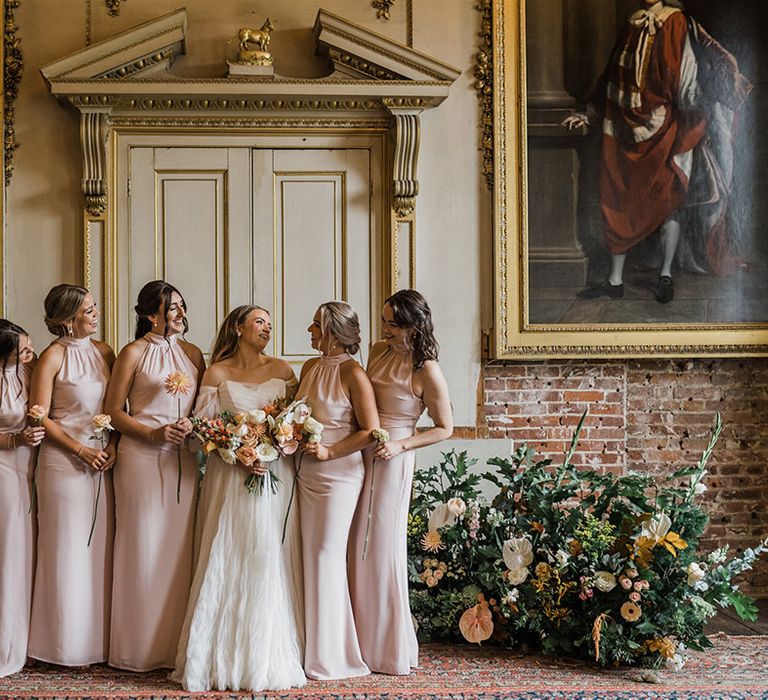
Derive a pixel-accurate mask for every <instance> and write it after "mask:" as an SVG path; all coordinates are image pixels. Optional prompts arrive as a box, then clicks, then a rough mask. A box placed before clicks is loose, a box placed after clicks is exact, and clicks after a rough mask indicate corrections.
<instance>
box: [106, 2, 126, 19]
mask: <svg viewBox="0 0 768 700" xmlns="http://www.w3.org/2000/svg"><path fill="white" fill-rule="evenodd" d="M121 2H127V0H104V4H105V5H106V6H107V13H108V14H109V16H110V17H117V16H118V15H119V14H120V3H121Z"/></svg>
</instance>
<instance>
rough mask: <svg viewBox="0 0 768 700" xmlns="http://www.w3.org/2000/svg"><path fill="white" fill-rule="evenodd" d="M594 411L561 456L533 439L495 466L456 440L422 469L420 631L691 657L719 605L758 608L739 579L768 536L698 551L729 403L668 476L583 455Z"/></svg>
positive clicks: (415, 560)
mask: <svg viewBox="0 0 768 700" xmlns="http://www.w3.org/2000/svg"><path fill="white" fill-rule="evenodd" d="M585 415H586V414H585ZM584 418H585V416H582V418H581V421H580V422H579V425H578V427H577V429H576V431H575V433H574V436H573V440H572V442H571V446H570V449H569V451H568V453H567V454H566V456H565V459H564V462H563V464H562V465H560V466H558V467H555V466H553V464H552V461H551V460H549V459H537V458H536V455H535V454H534V452H533V450H532V449H529V448H528V447H526V446H522V447H520V448H519V449H518V450H517V451H516V452H515V453H514V455H512V457H511V459H492V460H490V461H489V464H490V465H492V466H493V467H494V468H495V469H494V470H493V471H489V472H486V473H484V474H477V473H475V472H474V471H471V469H470V467H471V466H472V465H473V464H474V462H475V460H471V459H469V457H468V456H467V454H466V453H465V452H461V453H456V452H454V451H452V452H448V453H446V454H444V455H443V460H442V461H441V463H440V464H438V465H435V466H432V467H430V468H428V469H425V470H420V471H418V472H417V473H416V475H415V477H414V500H413V502H412V508H411V512H410V515H409V520H408V553H409V575H410V579H411V609H412V612H413V615H414V618H415V620H416V622H417V625H418V632H419V636H420V638H421V639H423V640H440V641H450V640H459V639H461V638H462V635H463V636H464V637H465V638H467V639H469V640H470V641H483V640H485V639H488V638H492V639H493V640H494V641H495V642H498V643H501V644H506V645H510V646H512V645H529V646H537V647H540V648H542V649H543V650H544V651H546V652H549V653H552V654H567V655H571V656H577V657H583V658H590V659H592V660H594V661H596V662H597V663H599V664H600V665H613V664H617V663H627V664H643V665H648V666H659V665H662V664H666V665H668V666H671V667H675V668H679V667H681V666H682V664H683V663H684V661H685V650H686V648H694V649H701V648H704V647H707V646H711V644H710V642H709V640H708V639H707V637H706V635H705V634H704V625H705V623H706V621H707V619H708V618H710V617H711V616H712V615H714V614H715V613H716V611H717V609H718V608H719V607H727V606H732V607H733V608H734V609H735V611H736V612H737V613H738V614H739V615H740V616H741V617H743V618H745V619H754V618H755V615H756V608H755V606H754V603H753V602H752V600H751V599H750V598H748V597H747V596H745V595H743V594H742V593H741V592H739V590H738V586H736V585H734V583H733V578H734V577H735V576H737V575H738V574H739V573H741V572H743V571H745V570H746V569H749V568H751V565H752V563H753V562H754V561H755V559H756V558H757V557H758V556H759V555H760V554H761V553H763V552H765V551H768V540H767V541H765V542H761V543H760V544H759V545H758V546H757V547H755V548H754V549H748V550H746V551H745V552H743V553H742V554H741V555H739V556H737V557H735V558H733V559H731V560H730V561H728V560H727V547H723V548H721V549H718V550H716V551H714V552H712V553H710V554H708V555H706V556H703V555H701V554H699V553H698V551H697V550H698V545H699V541H700V538H701V536H702V533H703V531H704V528H705V526H706V523H707V516H706V513H705V512H704V510H703V508H702V507H701V506H700V505H699V504H697V502H696V501H697V497H698V496H700V495H701V493H703V492H704V491H705V490H706V487H705V485H704V483H703V479H704V478H705V476H706V473H707V472H706V465H707V461H708V459H709V457H710V455H711V454H712V450H713V449H714V446H715V443H716V441H717V437H718V435H719V434H720V431H721V427H722V425H721V421H720V416H719V415H718V416H717V420H716V424H715V426H714V428H713V430H712V435H711V440H710V442H709V445H708V447H707V449H706V450H705V452H704V454H703V455H702V458H701V460H700V461H699V463H698V464H697V465H696V466H694V467H690V468H684V469H680V470H678V471H676V472H675V473H674V474H672V475H671V476H669V477H667V478H665V479H660V478H659V477H657V476H655V475H648V474H640V473H636V472H629V473H627V474H626V475H622V476H619V475H616V474H612V473H600V472H597V471H594V470H591V469H580V468H577V467H575V466H574V465H572V464H571V459H572V457H573V454H574V452H575V450H576V447H577V443H578V436H579V432H580V430H581V426H582V424H583V421H584ZM482 482H486V484H487V485H488V486H489V487H490V489H491V490H492V491H493V492H494V495H493V498H492V499H490V500H488V499H486V498H484V497H482V496H481V495H480V486H481V483H482Z"/></svg>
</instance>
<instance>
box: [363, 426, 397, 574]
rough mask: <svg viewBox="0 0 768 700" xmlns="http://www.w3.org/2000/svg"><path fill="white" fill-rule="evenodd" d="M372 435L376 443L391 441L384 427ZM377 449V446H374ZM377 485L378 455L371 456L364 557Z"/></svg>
mask: <svg viewBox="0 0 768 700" xmlns="http://www.w3.org/2000/svg"><path fill="white" fill-rule="evenodd" d="M371 437H372V438H373V439H374V440H375V441H376V445H377V446H378V445H381V444H382V443H384V442H389V441H390V439H391V438H390V435H389V433H388V432H387V431H386V430H384V428H376V429H375V430H373V431H371ZM374 449H375V448H374ZM375 486H376V455H375V454H374V455H373V457H372V458H371V489H370V492H369V493H368V518H367V519H366V521H365V538H364V540H363V559H365V558H366V557H367V556H368V538H369V537H370V534H371V516H372V515H373V495H374V488H375Z"/></svg>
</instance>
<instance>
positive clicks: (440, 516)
mask: <svg viewBox="0 0 768 700" xmlns="http://www.w3.org/2000/svg"><path fill="white" fill-rule="evenodd" d="M455 524H456V515H455V514H454V513H453V512H452V511H451V508H450V506H449V505H448V504H447V503H441V504H440V505H438V506H435V509H434V510H433V511H432V513H431V514H430V516H429V529H430V530H432V531H435V530H439V529H440V528H441V527H451V526H452V525H455Z"/></svg>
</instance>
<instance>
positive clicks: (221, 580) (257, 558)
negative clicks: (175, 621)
mask: <svg viewBox="0 0 768 700" xmlns="http://www.w3.org/2000/svg"><path fill="white" fill-rule="evenodd" d="M295 388H296V383H295V380H292V381H291V382H290V383H286V381H285V380H284V379H280V378H277V377H276V378H272V379H269V380H267V381H266V382H263V383H261V384H249V383H242V382H234V381H229V380H228V381H224V382H222V383H221V384H220V385H219V386H217V387H211V386H204V387H202V388H201V390H200V396H199V397H198V400H197V406H196V408H195V414H196V415H198V416H202V417H206V418H211V417H214V416H216V415H218V414H219V413H220V412H221V411H222V410H228V411H231V412H232V413H246V412H248V411H251V410H254V409H257V408H262V407H264V406H265V405H267V404H269V403H271V402H272V401H274V400H275V399H282V398H284V397H285V396H286V393H288V394H291V395H292V394H293V390H294V389H295ZM270 469H271V471H273V472H274V473H275V475H276V476H277V477H278V478H279V479H280V482H281V483H280V484H279V485H278V487H277V492H276V493H272V489H271V488H270V486H269V485H268V484H264V487H263V492H262V493H260V494H259V493H249V492H248V490H247V489H246V488H245V485H244V482H245V479H246V477H247V474H246V472H245V471H244V470H243V469H241V468H240V467H238V466H236V465H230V464H225V463H224V462H223V461H222V460H221V458H220V457H219V455H218V454H216V453H215V452H214V453H212V454H210V455H209V456H208V462H207V465H206V470H205V478H204V480H203V487H202V492H201V496H200V510H199V512H198V528H199V529H200V530H202V532H201V536H200V553H199V556H198V560H197V564H196V570H195V577H194V581H193V583H192V592H191V593H190V596H189V606H188V607H187V615H186V619H185V621H184V627H183V629H182V634H181V640H180V641H179V650H178V655H177V657H176V670H175V671H174V673H173V675H172V676H171V678H172V680H175V681H176V682H178V683H181V684H182V685H183V686H184V688H185V689H187V690H191V691H207V690H211V689H216V690H235V691H237V690H250V691H262V690H285V689H287V688H291V687H299V686H303V685H305V684H306V682H307V679H306V676H305V675H304V671H303V669H302V660H303V652H304V618H303V614H302V608H303V604H304V601H303V599H302V585H301V545H300V542H299V536H298V535H299V533H298V524H299V523H298V509H297V508H292V510H291V515H290V519H289V522H288V525H287V528H286V538H285V542H281V535H282V529H283V518H284V517H285V513H286V508H287V506H288V499H289V497H290V493H291V483H292V481H293V460H292V459H290V458H289V459H285V458H282V459H279V460H277V461H276V462H273V463H272V464H270ZM263 478H269V477H263Z"/></svg>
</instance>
